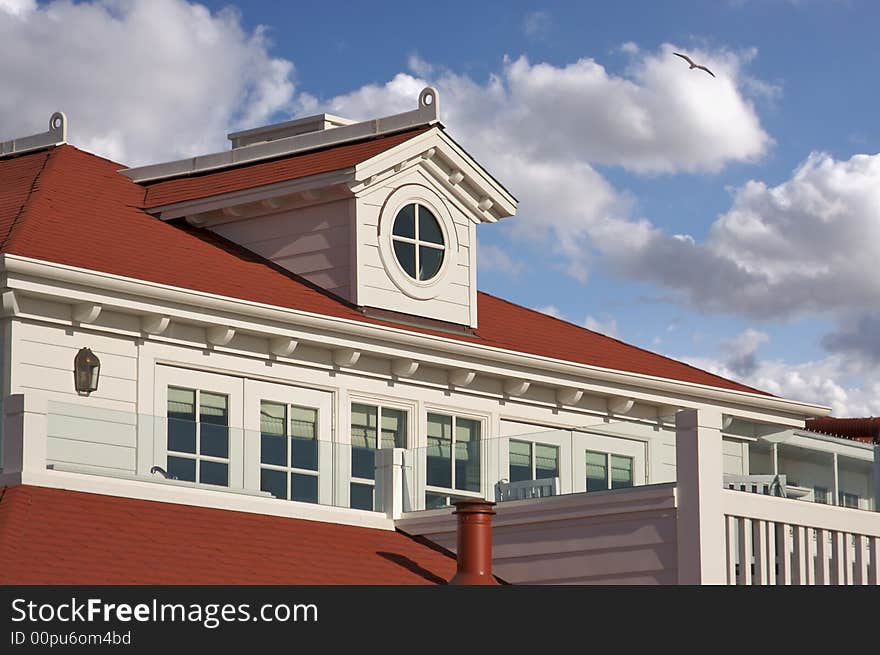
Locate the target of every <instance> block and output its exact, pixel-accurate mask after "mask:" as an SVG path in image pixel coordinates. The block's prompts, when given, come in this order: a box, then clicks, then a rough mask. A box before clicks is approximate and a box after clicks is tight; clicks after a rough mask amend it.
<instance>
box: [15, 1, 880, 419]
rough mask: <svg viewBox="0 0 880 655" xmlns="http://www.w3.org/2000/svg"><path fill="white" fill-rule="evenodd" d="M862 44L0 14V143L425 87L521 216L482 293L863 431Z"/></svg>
mask: <svg viewBox="0 0 880 655" xmlns="http://www.w3.org/2000/svg"><path fill="white" fill-rule="evenodd" d="M61 26H64V28H63V29H62V28H61ZM878 26H880V5H877V4H876V3H871V2H867V1H865V2H861V1H859V0H849V1H845V0H839V1H834V0H761V1H759V0H738V1H734V0H731V1H728V2H720V1H719V2H711V3H710V2H696V1H694V2H683V1H682V2H662V3H659V2H626V1H619V2H616V3H582V2H570V3H564V2H543V3H517V2H491V3H490V2H485V3H474V2H467V3H465V2H446V3H442V4H436V3H435V4H424V3H423V4H419V3H409V2H408V3H403V2H384V3H380V4H378V5H377V4H375V3H348V4H338V3H337V4H333V5H327V4H323V3H278V2H268V1H267V2H262V1H257V2H248V3H237V4H236V3H228V2H204V3H201V4H196V3H190V2H186V1H185V0H152V1H151V2H147V1H146V0H131V1H130V2H129V1H124V0H118V1H116V0H114V1H113V2H110V1H109V0H108V1H107V2H92V3H83V2H79V3H74V4H68V3H60V2H49V3H46V2H42V3H39V4H38V3H35V2H33V0H0V54H2V55H4V56H3V57H2V61H3V62H4V63H0V82H2V83H3V85H4V88H5V89H10V88H11V89H13V90H14V91H13V92H12V93H11V94H6V99H5V100H3V99H0V125H2V126H5V127H3V128H2V131H3V133H4V134H3V135H0V137H2V138H9V137H11V136H14V135H15V134H18V133H23V132H26V131H28V130H33V131H37V130H39V129H41V123H42V122H43V121H44V118H43V116H44V115H45V116H48V114H49V113H51V111H53V110H55V109H58V108H62V109H64V110H65V111H66V112H67V113H68V115H69V117H70V120H71V135H72V136H71V140H72V141H73V143H74V144H75V145H79V146H80V147H84V148H85V149H87V150H92V151H95V152H98V153H99V154H103V155H106V156H109V157H112V158H114V159H117V160H119V161H123V162H125V163H130V164H137V163H144V162H147V161H156V160H160V159H169V158H172V157H178V156H184V155H192V154H198V153H202V152H206V151H211V150H218V149H222V148H224V147H226V146H225V143H224V136H225V133H226V132H227V131H229V130H231V129H237V128H241V127H252V126H255V125H258V124H263V123H268V122H272V121H276V120H283V119H286V118H289V117H291V116H298V115H303V114H307V113H315V112H317V111H321V110H330V111H333V112H334V113H340V114H342V115H350V116H351V117H352V118H365V117H368V116H371V115H374V114H376V113H393V112H395V111H400V110H402V109H406V108H409V106H410V105H411V106H415V94H416V93H417V90H418V88H420V87H421V86H422V85H424V84H426V83H431V84H434V85H435V86H437V87H438V88H439V90H440V97H441V113H442V115H443V117H444V122H445V123H446V124H447V127H448V129H449V130H450V132H451V133H452V135H453V137H454V138H456V139H457V140H459V141H460V142H461V143H462V144H463V145H464V146H465V147H466V148H467V149H469V150H470V151H471V152H473V154H475V155H476V156H477V157H478V159H480V161H481V162H482V163H483V164H484V165H485V166H486V167H487V168H489V169H490V170H491V171H493V172H495V173H496V174H497V176H498V177H499V178H500V179H501V181H502V182H504V183H505V184H506V185H507V186H508V188H510V190H511V191H512V193H513V194H514V195H515V196H517V197H518V198H519V200H520V207H519V212H518V215H517V216H516V217H514V218H513V219H511V220H510V221H506V222H503V223H501V224H497V225H486V226H482V227H481V228H480V235H479V239H480V249H481V259H480V261H481V266H480V273H479V279H480V287H481V288H482V289H483V290H485V291H489V292H491V293H495V294H498V295H501V296H503V297H505V298H509V299H511V300H513V301H516V302H519V303H522V304H524V305H527V306H529V307H533V308H540V309H542V310H544V311H547V312H549V313H554V314H557V315H560V316H562V317H563V318H565V319H567V320H569V321H572V322H574V323H578V324H581V325H587V326H588V327H592V328H595V329H600V330H602V331H606V332H608V333H610V334H612V335H614V336H617V337H618V338H620V339H623V340H625V341H628V342H631V343H634V344H637V345H640V346H643V347H646V348H649V349H652V350H656V351H659V352H662V353H664V354H668V355H671V356H674V357H677V358H682V359H686V360H688V361H691V362H693V363H695V364H697V365H700V366H703V367H706V368H710V369H712V370H714V371H717V372H720V373H722V374H725V375H729V376H731V377H735V378H737V379H741V380H744V381H746V382H748V383H751V384H754V385H756V386H759V387H761V388H765V389H767V390H768V391H771V392H773V393H778V394H781V395H785V396H788V397H793V398H796V399H800V400H807V401H814V402H819V403H823V404H828V405H831V406H833V407H834V411H835V413H837V414H839V415H862V414H868V413H880V383H878V382H877V381H875V378H876V375H874V372H875V371H876V368H877V364H878V363H880V336H878V331H880V314H878V313H877V312H876V311H875V309H874V307H875V306H876V305H877V302H876V301H877V300H878V296H880V282H877V281H874V280H873V278H875V277H877V276H876V274H875V273H874V272H873V269H872V267H871V262H876V261H877V260H878V258H880V246H878V242H880V239H877V238H876V237H878V236H880V156H878V155H877V147H876V144H878V143H880V129H878V127H877V125H878V120H877V115H876V107H877V104H878V103H877V95H878V91H877V87H876V84H874V83H873V80H874V77H875V76H874V72H875V71H876V70H877V69H878V67H880V66H878V64H880V49H878V48H877V47H876V45H875V43H876V33H877V29H878ZM47 37H48V38H47ZM674 50H675V51H679V52H681V51H684V52H689V53H691V54H693V55H694V56H695V58H697V57H699V58H700V60H701V61H703V62H705V63H707V64H709V65H710V67H711V68H713V70H714V71H715V72H716V74H717V78H715V79H712V78H709V77H708V76H707V75H706V74H705V73H703V72H701V71H688V70H687V66H686V64H685V63H684V62H683V61H681V60H679V59H677V58H675V57H674V56H673V55H672V54H671V53H672V52H673V51H674ZM4 51H5V52H4ZM6 132H9V134H6ZM875 189H876V191H875ZM685 235H686V236H685ZM873 268H876V265H875V266H874V267H873Z"/></svg>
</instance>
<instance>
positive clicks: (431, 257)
mask: <svg viewBox="0 0 880 655" xmlns="http://www.w3.org/2000/svg"><path fill="white" fill-rule="evenodd" d="M443 253H444V251H443V250H440V249H439V248H431V247H430V246H419V279H420V280H430V279H431V278H432V277H434V276H435V275H437V273H438V272H439V271H440V267H441V266H443Z"/></svg>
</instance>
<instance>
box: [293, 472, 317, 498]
mask: <svg viewBox="0 0 880 655" xmlns="http://www.w3.org/2000/svg"><path fill="white" fill-rule="evenodd" d="M290 493H291V500H300V501H302V502H305V503H317V502H318V477H317V476H315V475H303V474H302V473H291V474H290Z"/></svg>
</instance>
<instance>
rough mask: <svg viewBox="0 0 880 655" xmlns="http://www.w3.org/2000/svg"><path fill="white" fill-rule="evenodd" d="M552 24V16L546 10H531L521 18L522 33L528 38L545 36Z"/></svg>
mask: <svg viewBox="0 0 880 655" xmlns="http://www.w3.org/2000/svg"><path fill="white" fill-rule="evenodd" d="M552 26H553V18H552V17H551V16H550V14H549V12H546V11H532V12H529V13H528V14H526V16H525V18H523V25H522V27H523V33H524V34H525V35H526V36H527V37H528V38H530V39H541V38H544V37H546V36H547V34H548V33H549V31H550V28H551V27H552Z"/></svg>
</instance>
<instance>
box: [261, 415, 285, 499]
mask: <svg viewBox="0 0 880 655" xmlns="http://www.w3.org/2000/svg"><path fill="white" fill-rule="evenodd" d="M286 414H287V407H286V406H285V405H281V404H279V403H270V402H266V401H263V402H261V403H260V462H262V463H263V464H275V465H277V466H284V465H285V464H286V463H287V439H286V438H285V436H284V426H285V425H286V423H287V421H286ZM264 491H265V490H264Z"/></svg>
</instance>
